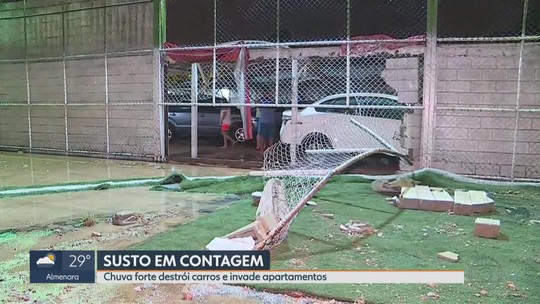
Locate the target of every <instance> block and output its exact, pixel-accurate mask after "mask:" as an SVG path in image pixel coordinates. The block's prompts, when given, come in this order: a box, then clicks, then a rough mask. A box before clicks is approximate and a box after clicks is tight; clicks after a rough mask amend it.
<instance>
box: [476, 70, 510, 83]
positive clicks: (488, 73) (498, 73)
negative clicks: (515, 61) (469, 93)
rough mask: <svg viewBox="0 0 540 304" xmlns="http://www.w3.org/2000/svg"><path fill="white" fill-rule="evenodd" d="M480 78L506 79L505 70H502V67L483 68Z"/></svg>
mask: <svg viewBox="0 0 540 304" xmlns="http://www.w3.org/2000/svg"><path fill="white" fill-rule="evenodd" d="M482 79H483V80H507V77H506V70H502V69H489V70H483V72H482Z"/></svg>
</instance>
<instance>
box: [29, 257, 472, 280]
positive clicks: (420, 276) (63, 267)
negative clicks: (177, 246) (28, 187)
mask: <svg viewBox="0 0 540 304" xmlns="http://www.w3.org/2000/svg"><path fill="white" fill-rule="evenodd" d="M30 263H31V266H30V282H31V283H188V284H191V283H214V284H215V283H223V284H227V283H230V284H254V283H258V284H260V283H310V284H312V283H327V284H329V283H330V284H336V283H337V284H340V283H342V284H351V283H352V284H359V283H387V284H392V283H409V284H428V283H438V284H463V283H464V279H465V278H464V271H462V270H459V271H453V270H450V271H422V270H411V271H405V270H395V271H394V270H381V271H377V270H368V271H360V270H350V271H349V270H312V271H310V270H270V269H271V268H270V252H269V251H31V252H30Z"/></svg>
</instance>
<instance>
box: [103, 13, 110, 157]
mask: <svg viewBox="0 0 540 304" xmlns="http://www.w3.org/2000/svg"><path fill="white" fill-rule="evenodd" d="M103 10H104V14H103V31H104V33H103V37H104V38H103V43H104V57H103V61H104V68H105V134H106V137H107V138H106V140H107V159H108V158H109V155H110V153H111V140H110V130H109V60H108V53H109V45H108V44H107V26H108V25H107V7H105V8H104V9H103Z"/></svg>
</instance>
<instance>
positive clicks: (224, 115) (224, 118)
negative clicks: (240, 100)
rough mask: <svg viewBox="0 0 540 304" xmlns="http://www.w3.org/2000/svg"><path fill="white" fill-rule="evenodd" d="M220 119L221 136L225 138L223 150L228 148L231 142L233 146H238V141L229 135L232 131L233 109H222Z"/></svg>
mask: <svg viewBox="0 0 540 304" xmlns="http://www.w3.org/2000/svg"><path fill="white" fill-rule="evenodd" d="M220 117H221V120H220V124H221V135H222V136H223V146H222V147H221V148H227V147H228V146H229V145H228V143H229V142H231V145H233V146H234V145H236V141H235V140H234V139H232V137H231V136H230V135H229V131H230V130H231V108H223V109H221V113H220Z"/></svg>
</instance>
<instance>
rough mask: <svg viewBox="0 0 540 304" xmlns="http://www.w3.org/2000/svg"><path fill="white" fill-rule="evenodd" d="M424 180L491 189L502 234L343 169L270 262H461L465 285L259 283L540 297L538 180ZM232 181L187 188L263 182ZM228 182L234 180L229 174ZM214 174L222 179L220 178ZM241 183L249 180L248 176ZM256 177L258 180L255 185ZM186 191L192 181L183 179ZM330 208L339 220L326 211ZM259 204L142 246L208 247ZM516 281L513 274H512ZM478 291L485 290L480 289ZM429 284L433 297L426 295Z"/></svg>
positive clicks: (363, 265) (287, 265) (512, 299)
mask: <svg viewBox="0 0 540 304" xmlns="http://www.w3.org/2000/svg"><path fill="white" fill-rule="evenodd" d="M415 178H417V179H418V180H421V181H422V182H423V184H427V185H430V186H438V187H445V188H449V189H457V188H464V189H479V190H485V191H488V193H489V194H490V196H491V197H492V198H493V199H494V200H495V202H496V206H497V213H496V214H492V215H489V216H488V217H491V218H496V219H500V220H501V223H502V229H501V232H502V235H501V237H500V239H499V240H490V239H482V238H478V237H474V236H473V230H474V220H475V218H474V217H467V216H455V215H449V214H447V213H434V212H424V211H409V210H407V211H400V210H398V209H397V208H395V207H394V206H392V205H390V204H388V203H387V202H386V200H385V197H383V196H381V195H379V194H377V193H375V192H373V191H372V190H371V185H370V184H369V183H368V182H367V181H366V180H365V179H361V178H357V177H351V176H349V177H338V178H335V179H334V180H332V181H331V182H330V183H329V184H328V185H327V186H326V187H325V188H324V189H323V190H322V191H321V192H320V193H319V194H318V195H317V196H316V197H315V201H316V202H317V203H318V205H317V206H307V207H306V208H305V209H304V210H303V211H302V212H301V213H300V215H299V216H298V218H297V219H296V221H295V222H294V224H293V225H292V228H291V230H290V233H289V236H288V238H287V240H286V241H285V242H284V243H282V244H281V245H280V246H279V247H277V248H275V249H274V250H273V252H272V268H273V269H329V270H339V269H358V270H369V269H380V270H382V269H408V270H409V269H410V270H415V269H419V270H442V269H455V270H464V271H465V273H466V275H465V276H466V282H465V284H464V285H460V284H456V285H438V286H433V285H432V286H428V285H397V284H396V285H391V284H374V285H368V284H324V285H307V284H306V285H296V284H287V285H281V284H278V285H276V284H272V285H261V286H257V287H258V288H262V289H265V288H270V289H273V290H276V289H277V290H282V291H290V290H296V291H301V292H305V293H310V294H314V295H317V296H322V297H327V298H335V299H342V300H349V301H354V300H357V299H359V298H364V299H365V300H367V303H419V302H421V301H432V300H437V302H438V303H539V302H540V290H539V289H538V288H537V287H538V282H539V280H540V225H539V224H537V223H536V222H535V221H534V220H540V199H539V198H538V197H539V195H540V191H539V190H538V188H535V187H512V188H507V187H501V186H491V185H487V186H486V185H480V184H468V183H463V182H457V181H454V180H451V179H449V178H447V177H444V176H436V175H433V174H428V175H423V176H422V175H420V176H415ZM244 179H245V180H237V181H236V183H235V184H226V183H223V182H222V181H215V183H214V181H212V182H210V181H206V182H205V181H204V180H198V181H197V184H198V185H200V186H199V187H191V188H190V187H188V190H187V191H193V192H196V191H201V192H205V193H208V192H211V191H216V192H218V193H222V191H230V190H229V189H232V188H234V187H238V189H244V190H242V191H240V192H241V193H247V192H249V191H252V190H253V191H257V190H259V191H260V190H261V189H262V187H263V185H262V183H261V182H260V179H255V178H244ZM230 181H232V180H230ZM216 183H217V184H216ZM243 183H246V184H245V185H244V184H243ZM257 184H258V185H259V186H256V185H257ZM184 189H185V190H186V188H184ZM323 213H333V214H334V219H328V218H325V217H323V216H321V215H322V214H323ZM254 216H255V207H253V206H251V200H250V199H249V198H246V199H244V200H240V201H238V202H237V203H235V204H233V205H232V206H229V207H226V208H224V209H221V210H218V211H216V212H214V213H212V214H210V215H208V216H206V217H202V218H199V219H197V220H195V221H193V222H190V223H187V224H185V225H182V226H179V227H178V228H175V229H173V230H171V231H168V232H165V233H163V234H160V235H157V236H155V237H153V238H151V239H149V240H148V241H146V242H145V243H143V244H141V245H137V246H135V248H136V249H152V250H167V249H169V250H177V249H178V248H182V249H203V248H204V247H205V245H206V244H207V243H208V242H210V241H211V240H212V239H213V238H214V237H216V236H222V235H225V234H227V233H229V232H231V231H233V230H236V229H237V228H239V227H241V226H243V225H245V224H248V223H250V222H251V221H253V220H254ZM349 220H360V221H365V222H368V223H370V224H371V225H373V226H374V227H375V228H376V229H378V233H376V234H374V235H372V236H369V237H365V238H362V237H350V236H347V235H344V234H342V233H341V232H340V231H339V225H340V224H344V223H346V222H347V221H349ZM442 251H453V252H456V253H458V254H459V256H460V260H459V262H457V263H451V262H447V261H443V260H440V259H438V258H437V253H438V252H442ZM509 282H511V283H509ZM482 290H484V291H487V294H486V293H485V292H482V294H481V293H480V292H481V291H482ZM428 293H429V296H428Z"/></svg>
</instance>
